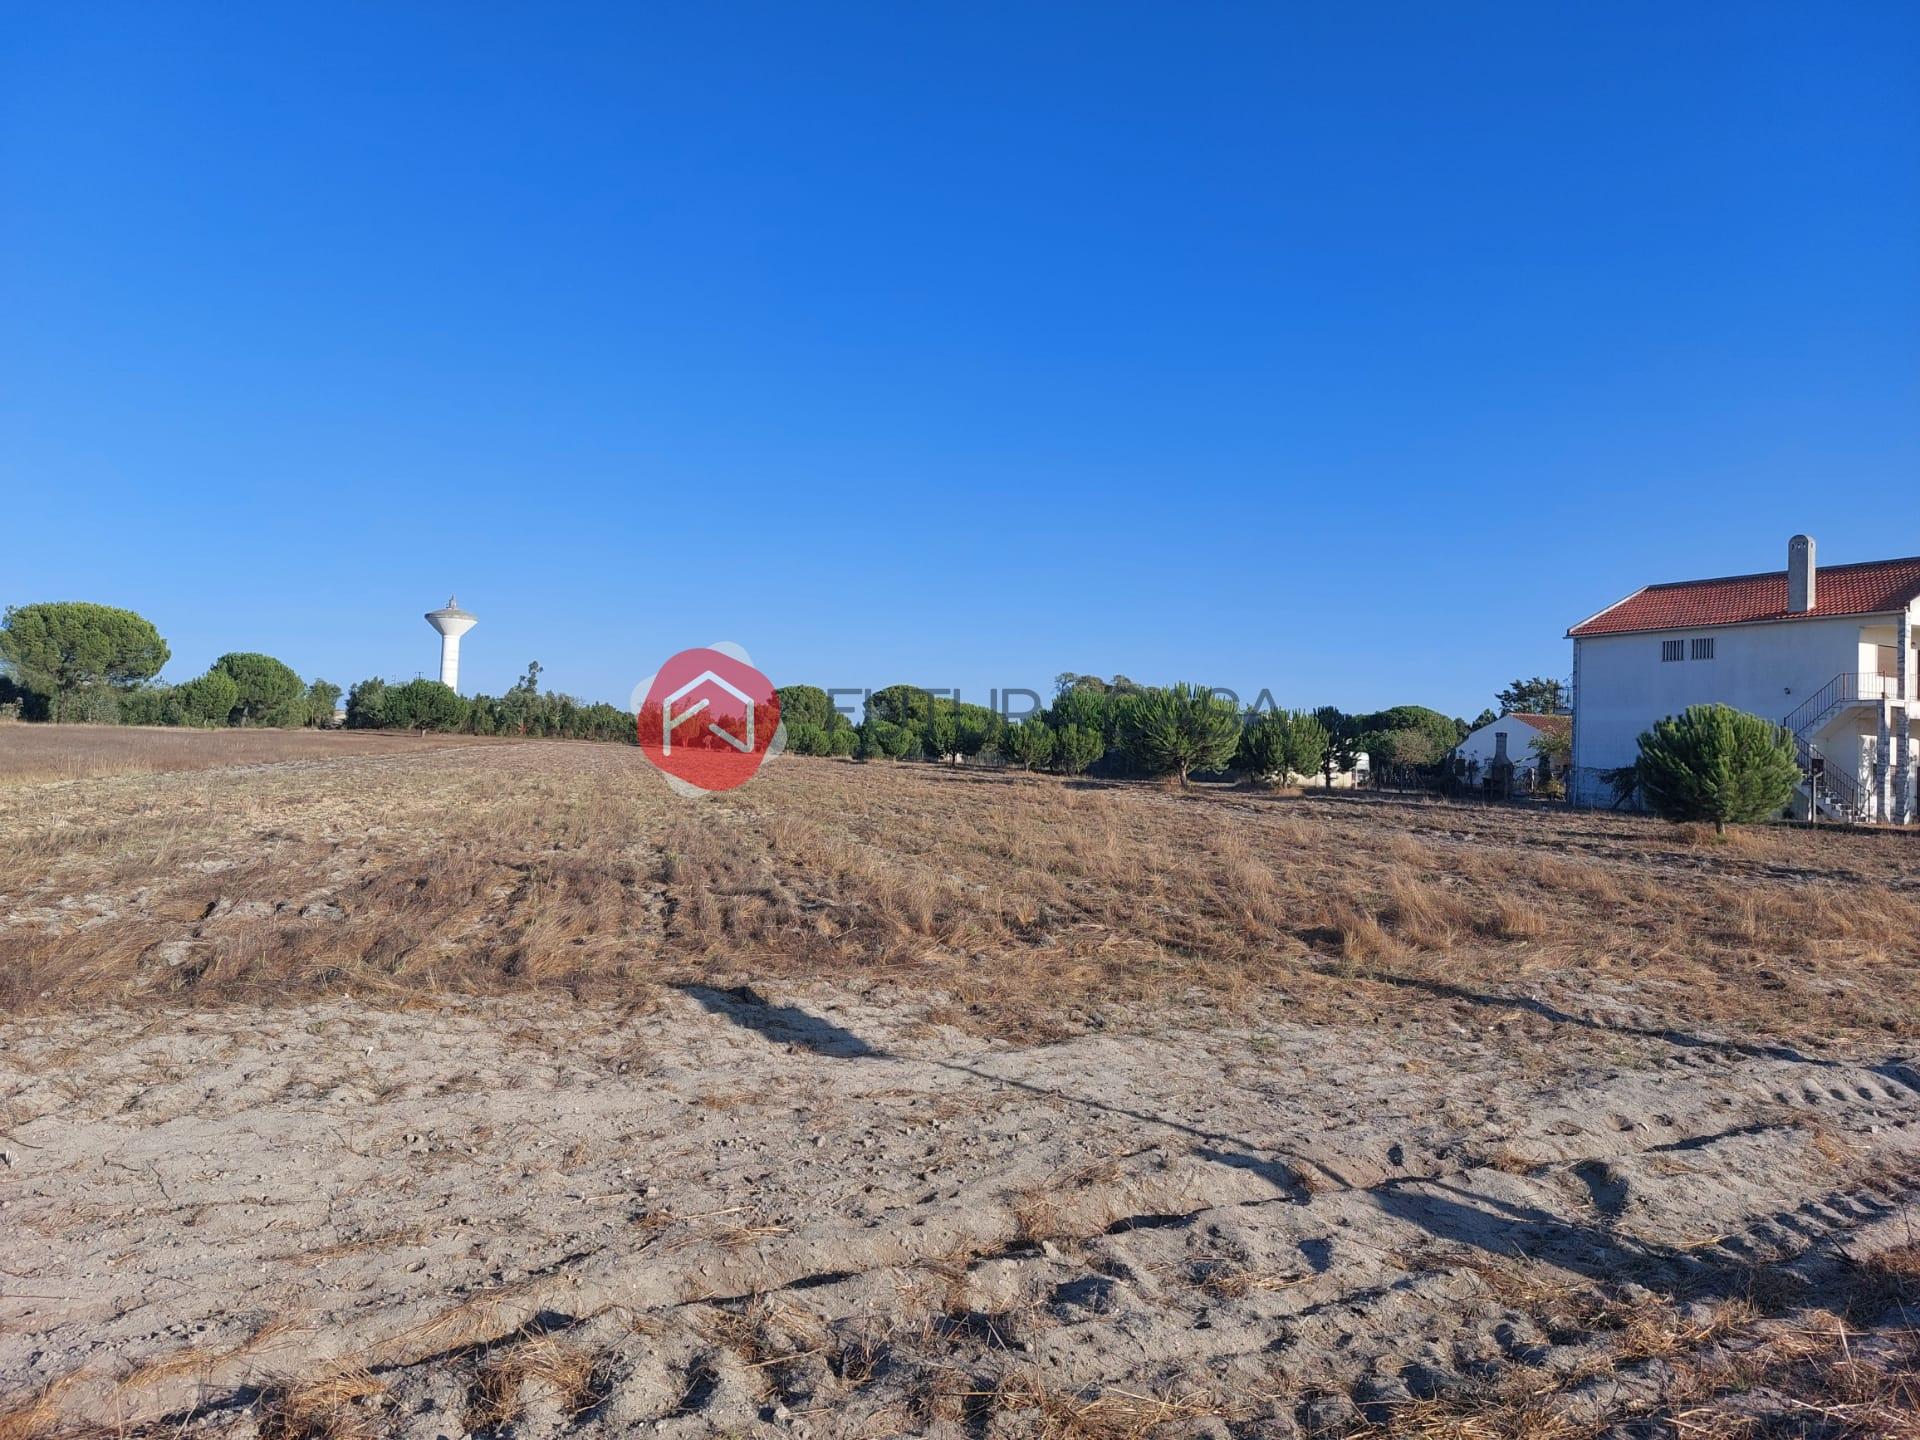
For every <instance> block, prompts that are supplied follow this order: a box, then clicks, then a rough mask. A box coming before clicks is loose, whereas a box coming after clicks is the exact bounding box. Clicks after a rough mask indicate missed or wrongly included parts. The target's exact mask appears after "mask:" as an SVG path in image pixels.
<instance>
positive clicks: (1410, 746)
mask: <svg viewBox="0 0 1920 1440" xmlns="http://www.w3.org/2000/svg"><path fill="white" fill-rule="evenodd" d="M1357 745H1358V748H1359V749H1361V750H1364V751H1366V753H1367V759H1368V763H1369V764H1370V765H1371V766H1372V769H1373V773H1374V774H1375V775H1380V774H1383V773H1385V772H1386V771H1387V770H1388V769H1389V768H1391V767H1394V766H1402V767H1407V768H1412V769H1420V768H1422V767H1424V766H1428V765H1432V764H1435V763H1436V762H1437V761H1438V760H1439V759H1440V757H1441V756H1442V755H1444V754H1446V750H1444V749H1442V748H1441V746H1440V742H1439V740H1438V739H1437V737H1436V736H1435V735H1434V733H1433V732H1432V731H1431V730H1429V729H1424V728H1417V727H1413V726H1408V727H1405V728H1403V729H1398V730H1368V731H1366V732H1364V733H1363V734H1362V735H1361V736H1360V737H1359V740H1358V741H1357ZM1451 748H1453V747H1452V745H1451V744H1449V745H1448V746H1447V749H1451Z"/></svg>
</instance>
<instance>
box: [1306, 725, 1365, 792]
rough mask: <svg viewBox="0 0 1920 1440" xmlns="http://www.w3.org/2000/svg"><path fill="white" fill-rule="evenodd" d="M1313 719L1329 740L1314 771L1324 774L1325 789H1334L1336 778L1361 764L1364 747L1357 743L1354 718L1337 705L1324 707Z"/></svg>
mask: <svg viewBox="0 0 1920 1440" xmlns="http://www.w3.org/2000/svg"><path fill="white" fill-rule="evenodd" d="M1313 719H1314V720H1315V722H1316V723H1317V724H1318V725H1319V726H1320V728H1321V730H1322V731H1323V732H1324V733H1325V735H1326V737H1327V738H1326V741H1325V742H1324V744H1323V745H1322V746H1321V749H1320V761H1319V763H1318V764H1317V765H1315V766H1314V769H1315V770H1317V771H1318V772H1319V773H1320V779H1321V781H1322V783H1323V784H1324V786H1325V788H1327V789H1329V790H1331V789H1332V788H1333V777H1334V776H1336V775H1344V774H1346V773H1347V772H1348V771H1349V770H1351V769H1353V767H1354V766H1355V765H1356V764H1358V763H1359V760H1360V747H1359V746H1358V745H1357V744H1355V743H1354V742H1355V740H1356V739H1357V738H1358V734H1359V732H1358V730H1357V729H1356V727H1355V724H1354V717H1353V716H1351V715H1347V714H1344V713H1343V712H1342V711H1341V710H1340V709H1339V708H1338V707H1337V706H1333V705H1322V706H1321V707H1320V708H1319V709H1318V710H1315V711H1314V712H1313Z"/></svg>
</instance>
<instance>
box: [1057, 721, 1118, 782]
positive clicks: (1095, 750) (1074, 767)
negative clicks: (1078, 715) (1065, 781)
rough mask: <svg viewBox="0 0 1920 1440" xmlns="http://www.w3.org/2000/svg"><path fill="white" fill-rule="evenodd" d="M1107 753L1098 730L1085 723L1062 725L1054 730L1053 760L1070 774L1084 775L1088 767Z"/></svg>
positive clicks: (1105, 744) (1105, 745)
mask: <svg viewBox="0 0 1920 1440" xmlns="http://www.w3.org/2000/svg"><path fill="white" fill-rule="evenodd" d="M1106 753H1107V742H1106V740H1105V739H1103V738H1102V737H1101V734H1100V732H1099V731H1098V730H1089V729H1088V728H1087V727H1086V726H1084V725H1062V726H1061V727H1060V728H1059V729H1058V730H1056V731H1054V732H1053V761H1054V764H1056V765H1058V766H1059V767H1060V769H1061V770H1062V771H1063V772H1064V773H1066V774H1068V775H1084V774H1085V773H1086V771H1087V767H1088V766H1089V765H1091V764H1093V763H1094V761H1096V760H1098V759H1099V758H1100V757H1101V756H1102V755H1104V754H1106Z"/></svg>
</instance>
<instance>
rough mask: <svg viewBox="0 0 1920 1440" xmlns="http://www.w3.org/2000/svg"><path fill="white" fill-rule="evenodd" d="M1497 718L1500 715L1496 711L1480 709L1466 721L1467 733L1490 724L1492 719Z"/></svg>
mask: <svg viewBox="0 0 1920 1440" xmlns="http://www.w3.org/2000/svg"><path fill="white" fill-rule="evenodd" d="M1499 718H1500V715H1499V712H1498V711H1495V710H1482V711H1481V712H1480V713H1479V714H1478V715H1476V716H1474V717H1473V719H1472V721H1470V722H1466V724H1467V731H1468V733H1469V734H1471V733H1472V732H1473V731H1475V730H1478V729H1479V728H1480V727H1481V726H1482V725H1491V724H1492V723H1493V722H1494V721H1496V720H1498V719H1499Z"/></svg>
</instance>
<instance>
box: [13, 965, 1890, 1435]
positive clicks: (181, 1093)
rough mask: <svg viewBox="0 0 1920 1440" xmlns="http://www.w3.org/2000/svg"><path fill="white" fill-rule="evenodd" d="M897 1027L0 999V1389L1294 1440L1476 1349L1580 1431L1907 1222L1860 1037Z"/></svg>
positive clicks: (654, 1012)
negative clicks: (1581, 1424) (1849, 1054)
mask: <svg viewBox="0 0 1920 1440" xmlns="http://www.w3.org/2000/svg"><path fill="white" fill-rule="evenodd" d="M924 1013H925V1009H924V1007H923V1006H919V1005H916V1004H914V1003H911V1000H910V998H908V997H903V996H901V995H899V994H893V993H891V992H882V991H879V990H872V991H869V992H867V993H866V994H865V995H862V994H858V993H855V991H854V990H853V989H849V988H845V987H839V988H829V987H823V986H792V987H782V988H774V987H768V988H766V989H765V990H763V991H749V990H737V991H714V990H705V989H700V988H697V987H688V988H683V989H680V990H675V991H669V992H667V997H666V998H665V999H664V1000H662V1001H660V1002H658V1003H657V1004H655V1005H654V1007H653V1008H652V1009H651V1010H650V1011H649V1012H647V1013H624V1014H623V1013H619V1012H615V1011H612V1010H607V1009H600V1008H587V1007H582V1006H578V1005H575V1004H572V1003H570V1002H568V1001H566V1000H564V999H563V998H559V997H530V998H524V999H520V1000H516V1001H514V1002H472V1001H468V1002H459V1003H449V1004H447V1005H446V1006H444V1007H443V1008H440V1009H436V1010H432V1011H399V1012H392V1011H385V1010H381V1009H376V1008H370V1007H367V1006H364V1005H361V1004H357V1003H351V1002H344V1001H342V1002H327V1003H317V1004H311V1005H307V1006H304V1007H301V1008H290V1009H280V1010H273V1011H258V1010H226V1011H200V1012H195V1013H155V1012H151V1011H149V1012H145V1013H131V1012H113V1013H110V1014H106V1015H102V1016H96V1017H92V1018H59V1019H52V1018H50V1019H46V1020H42V1021H27V1020H21V1021H15V1022H12V1023H10V1024H9V1025H8V1026H7V1027H5V1029H4V1030H0V1132H3V1134H0V1150H4V1152H5V1163H4V1165H3V1166H0V1204H4V1223H0V1389H4V1391H5V1392H7V1393H9V1394H14V1395H25V1396H34V1395H36V1394H38V1395H39V1397H40V1398H39V1400H38V1402H37V1404H38V1409H37V1410H29V1411H28V1412H26V1413H25V1419H24V1420H23V1419H22V1415H21V1414H20V1413H16V1417H15V1423H16V1424H19V1425H22V1426H23V1428H24V1427H25V1426H26V1422H27V1421H31V1423H32V1425H37V1426H40V1427H42V1428H45V1427H50V1426H52V1425H54V1424H55V1423H56V1422H59V1421H67V1420H83V1419H84V1420H88V1421H94V1422H110V1423H115V1424H123V1425H128V1424H139V1423H142V1422H150V1421H155V1420H159V1419H162V1418H170V1419H171V1420H172V1422H173V1423H175V1424H178V1423H180V1422H181V1421H183V1420H190V1421H191V1422H192V1423H193V1424H195V1425H198V1426H202V1427H208V1428H214V1429H220V1430H227V1429H247V1428H251V1427H254V1426H256V1425H257V1424H259V1423H262V1422H263V1419H271V1418H272V1417H274V1416H278V1417H279V1418H278V1420H277V1421H275V1422H274V1423H278V1424H279V1425H280V1426H281V1429H280V1431H278V1432H277V1433H281V1434H290V1433H344V1432H341V1431H340V1430H339V1429H338V1427H339V1426H340V1425H347V1424H349V1422H351V1423H352V1424H358V1423H360V1422H361V1421H363V1420H364V1421H365V1422H366V1423H368V1424H374V1423H375V1422H377V1424H378V1427H379V1428H380V1429H381V1430H397V1431H399V1432H400V1433H404V1434H408V1435H417V1436H420V1437H423V1440H432V1437H437V1436H448V1437H454V1436H459V1435H463V1434H466V1433H468V1432H469V1431H471V1430H479V1429H484V1428H486V1427H487V1426H489V1425H496V1426H497V1425H499V1424H504V1423H507V1422H509V1421H511V1423H512V1424H513V1426H514V1430H513V1433H515V1434H517V1435H528V1434H545V1433H562V1432H575V1431H579V1432H587V1431H592V1432H604V1433H609V1434H612V1433H630V1432H631V1431H633V1430H635V1429H649V1430H651V1431H653V1432H655V1433H659V1434H663V1435H685V1436H694V1435H707V1434H715V1433H723V1432H724V1433H740V1432H755V1433H759V1432H761V1431H764V1432H765V1433H798V1434H805V1433H812V1434H815V1435H842V1434H846V1435H854V1434H873V1435H881V1434H896V1433H906V1432H911V1433H935V1434H952V1435H956V1436H958V1435H968V1434H972V1435H978V1434H996V1435H999V1434H1004V1435H1015V1434H1029V1433H1036V1431H1044V1430H1046V1429H1047V1427H1048V1426H1053V1427H1054V1429H1053V1433H1059V1434H1075V1433H1084V1434H1096V1433H1097V1434H1124V1433H1131V1432H1135V1431H1139V1430H1141V1429H1143V1427H1145V1426H1147V1425H1150V1424H1152V1423H1155V1422H1168V1423H1169V1424H1171V1425H1172V1428H1171V1429H1170V1430H1168V1431H1167V1432H1166V1433H1192V1434H1196V1435H1199V1434H1216V1435H1217V1434H1224V1433H1229V1432H1230V1433H1233V1434H1242V1435H1253V1434H1270V1435H1289V1434H1294V1433H1296V1432H1297V1431H1299V1430H1302V1429H1304V1430H1305V1431H1306V1432H1308V1433H1317V1434H1341V1433H1348V1432H1350V1431H1352V1430H1353V1429H1354V1428H1356V1427H1359V1426H1361V1425H1363V1424H1365V1423H1367V1422H1369V1421H1373V1422H1381V1423H1388V1422H1391V1421H1392V1419H1393V1417H1394V1416H1395V1415H1401V1414H1405V1413H1408V1412H1407V1409H1406V1407H1407V1406H1409V1405H1414V1404H1419V1403H1421V1402H1423V1401H1425V1402H1430V1403H1432V1404H1435V1405H1441V1404H1445V1403H1448V1402H1449V1397H1458V1396H1462V1395H1465V1394H1468V1393H1480V1392H1482V1391H1484V1390H1486V1389H1487V1387H1490V1386H1492V1387H1496V1388H1497V1387H1498V1386H1499V1385H1500V1384H1501V1383H1502V1381H1503V1378H1504V1377H1511V1376H1514V1375H1527V1376H1531V1377H1533V1381H1532V1384H1533V1388H1534V1389H1535V1390H1537V1391H1539V1392H1540V1393H1541V1394H1543V1395H1548V1396H1550V1399H1551V1405H1552V1406H1553V1407H1554V1408H1555V1409H1556V1411H1558V1412H1560V1413H1564V1414H1569V1415H1574V1416H1576V1417H1577V1416H1579V1415H1582V1414H1591V1415H1600V1414H1610V1413H1614V1412H1615V1411H1618V1412H1621V1413H1626V1412H1628V1411H1631V1410H1632V1408H1633V1407H1634V1406H1635V1404H1636V1403H1638V1401H1639V1399H1640V1398H1643V1397H1644V1396H1648V1395H1651V1394H1653V1393H1654V1392H1655V1391H1657V1390H1659V1389H1660V1388H1661V1386H1662V1385H1663V1384H1664V1383H1665V1379H1664V1378H1663V1375H1665V1376H1670V1374H1671V1371H1672V1368H1673V1366H1674V1364H1675V1363H1676V1357H1678V1356H1681V1355H1686V1356H1689V1357H1691V1360H1692V1363H1705V1360H1704V1359H1703V1357H1704V1356H1706V1355H1707V1354H1708V1353H1709V1352H1711V1351H1712V1350H1713V1348H1714V1347H1715V1346H1716V1345H1721V1344H1723V1343H1726V1342H1728V1341H1729V1340H1730V1339H1731V1338H1732V1337H1736V1336H1739V1337H1745V1338H1744V1339H1743V1340H1742V1342H1741V1343H1747V1342H1748V1341H1750V1340H1751V1338H1752V1336H1753V1335H1754V1334H1755V1333H1758V1332H1755V1331H1754V1330H1753V1328H1752V1327H1754V1326H1761V1327H1764V1326H1765V1325H1767V1324H1768V1323H1769V1322H1768V1318H1767V1317H1768V1316H1769V1315H1785V1314H1791V1313H1797V1312H1800V1311H1804V1310H1805V1309H1807V1308H1809V1307H1812V1306H1834V1305H1838V1304H1841V1303H1843V1302H1847V1301H1850V1300H1852V1299H1853V1298H1855V1292H1857V1291H1858V1290H1859V1288H1860V1286H1861V1284H1862V1283H1863V1282H1862V1276H1863V1274H1864V1273H1865V1270H1866V1268H1867V1267H1868V1265H1869V1262H1870V1261H1871V1257H1872V1256H1873V1255H1875V1254H1876V1253H1879V1252H1883V1251H1888V1250H1889V1249H1891V1248H1893V1247H1897V1246H1900V1245H1904V1244H1910V1243H1911V1242H1912V1241H1913V1239H1914V1238H1915V1234H1916V1230H1917V1229H1920V1204H1917V1203H1916V1201H1917V1200H1920V1070H1916V1068H1914V1066H1913V1065H1912V1063H1911V1062H1910V1061H1907V1060H1903V1059H1901V1058H1899V1057H1893V1056H1866V1057H1863V1058H1861V1059H1860V1060H1859V1061H1857V1062H1843V1061H1838V1060H1834V1059H1831V1058H1816V1057H1805V1056H1800V1055H1798V1054H1796V1053H1795V1052H1793V1051H1791V1050H1787V1049H1785V1048H1782V1047H1771V1046H1765V1045H1743V1044H1738V1043H1731V1042H1726V1043H1722V1042H1719V1041H1716V1040H1715V1039H1713V1037H1710V1036H1700V1035H1678V1034H1675V1033H1673V1032H1671V1031H1668V1030H1663V1029H1662V1028H1661V1027H1660V1026H1658V1025H1657V1024H1652V1023H1649V1024H1646V1025H1638V1026H1636V1025H1635V1024H1634V1023H1633V1017H1632V1016H1631V1015H1624V1016H1617V1017H1614V1019H1613V1021H1612V1022H1611V1023H1607V1024H1598V1023H1594V1022H1593V1021H1592V1020H1591V1019H1584V1020H1583V1019H1582V1018H1581V1017H1575V1016H1570V1015H1568V1016H1556V1014H1555V1013H1554V1012H1551V1011H1550V1010H1549V1011H1548V1013H1546V1014H1545V1015H1543V1014H1542V1013H1541V1012H1540V1008H1539V1007H1536V1006H1529V1005H1528V1004H1527V1003H1526V1002H1524V1001H1516V1002H1515V1003H1513V1004H1512V1005H1511V1006H1509V1007H1505V1008H1504V1009H1503V1008H1502V1007H1500V1006H1489V1005H1486V1004H1480V1005H1472V1004H1469V1003H1467V1002H1464V1001H1463V1002H1461V1003H1460V1004H1459V1005H1458V1006H1456V1007H1455V1010H1454V1012H1452V1013H1453V1018H1452V1019H1445V1018H1444V1017H1436V1016H1434V1015H1432V1014H1428V1015H1427V1016H1426V1017H1425V1019H1424V1021H1423V1022H1422V1023H1419V1024H1408V1025H1407V1026H1404V1027H1393V1026H1375V1027H1369V1028H1367V1029H1365V1030H1348V1029H1345V1028H1343V1027H1339V1026H1330V1025H1324V1024H1323V1025H1316V1026H1311V1027H1309V1026H1302V1025H1291V1024H1289V1023H1288V1022H1287V1021H1286V1019H1285V1017H1284V1016H1275V1017H1272V1018H1271V1019H1270V1020H1267V1021H1265V1022H1262V1023H1259V1024H1254V1025H1248V1026H1247V1027H1245V1028H1242V1029H1235V1030H1231V1031H1228V1030H1220V1029H1214V1028H1201V1026H1200V1024H1199V1019H1198V1017H1191V1018H1190V1020H1189V1021H1188V1022H1186V1023H1184V1024H1183V1023H1182V1022H1180V1021H1176V1020H1174V1019H1169V1021H1168V1024H1167V1027H1166V1029H1165V1031H1164V1033H1161V1034H1158V1035H1156V1036H1154V1037H1153V1038H1138V1037H1121V1036H1103V1035H1098V1034H1096V1035H1089V1036H1084V1037H1081V1038H1078V1039H1074V1040H1070V1041H1066V1042H1062V1043H1058V1044H1052V1045H1040V1046H1030V1047H1025V1048H1021V1047H1015V1046H1011V1045H1008V1044H1006V1043H1003V1042H989V1041H983V1040H981V1039H979V1038H977V1037H972V1036H968V1035H966V1034H963V1033H961V1032H959V1031H956V1030H951V1029H947V1028H943V1027H940V1026H936V1025H932V1024H929V1023H927V1022H926V1021H925V1020H924V1019H923V1018H921V1017H922V1016H923V1014H924ZM1509 1015H1511V1016H1513V1017H1518V1018H1519V1019H1520V1020H1523V1021H1524V1022H1525V1023H1527V1024H1530V1025H1534V1026H1539V1025H1542V1024H1545V1025H1551V1026H1554V1027H1556V1028H1557V1029H1559V1030H1561V1031H1564V1045H1563V1047H1562V1060H1561V1062H1560V1064H1559V1065H1558V1066H1556V1067H1555V1068H1554V1069H1552V1070H1551V1071H1550V1072H1549V1071H1544V1070H1543V1069H1542V1068H1541V1066H1540V1065H1539V1063H1538V1060H1537V1056H1535V1055H1534V1052H1533V1051H1531V1050H1522V1049H1515V1050H1513V1051H1511V1052H1509V1051H1508V1049H1506V1048H1505V1047H1503V1046H1502V1044H1501V1043H1500V1039H1499V1028H1498V1027H1499V1024H1500V1023H1502V1022H1503V1021H1504V1020H1506V1019H1507V1018H1508V1017H1509ZM1189 1027H1190V1028H1189ZM1656 1297H1660V1298H1658V1299H1656ZM1888 1303H1892V1302H1891V1301H1889V1302H1888ZM1871 1328H1872V1327H1871V1326H1869V1327H1868V1329H1869V1330H1871ZM1663 1366H1664V1367H1666V1371H1665V1372H1662V1371H1661V1370H1660V1368H1659V1367H1663ZM343 1375H344V1376H347V1377H349V1380H345V1381H343V1380H341V1379H340V1378H339V1377H341V1376H343ZM328 1377H333V1380H332V1385H333V1389H332V1390H328V1391H321V1390H316V1389H314V1388H312V1386H311V1385H308V1386H307V1387H306V1388H303V1384H302V1382H314V1381H319V1380H325V1379H327V1378H328ZM356 1395H357V1396H358V1398H354V1397H355V1396H356ZM303 1396H304V1397H305V1399H302V1397H303ZM302 1404H306V1405H308V1406H310V1407H312V1406H323V1407H324V1406H330V1407H332V1408H330V1409H324V1411H322V1410H315V1411H314V1413H315V1414H321V1413H324V1414H325V1415H326V1416H327V1417H328V1418H327V1420H326V1426H322V1427H320V1428H317V1429H316V1428H313V1427H312V1426H309V1427H308V1428H307V1429H306V1430H301V1429H300V1428H299V1427H298V1426H294V1427H292V1428H291V1429H290V1428H289V1424H290V1422H289V1421H288V1419H287V1417H288V1416H289V1415H294V1416H296V1417H297V1416H299V1415H301V1414H304V1413H306V1412H303V1411H301V1410H300V1409H299V1406H300V1405H302ZM276 1406H277V1407H279V1408H278V1409H276V1408H275V1407H276ZM342 1417H345V1418H344V1419H343V1418H342ZM316 1423H317V1422H316ZM1073 1425H1077V1426H1080V1427H1081V1428H1080V1429H1078V1430H1075V1429H1072V1428H1070V1426H1073ZM1100 1426H1105V1427H1106V1428H1104V1429H1101V1428H1097V1427H1100ZM327 1427H334V1428H332V1429H328V1428H327Z"/></svg>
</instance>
